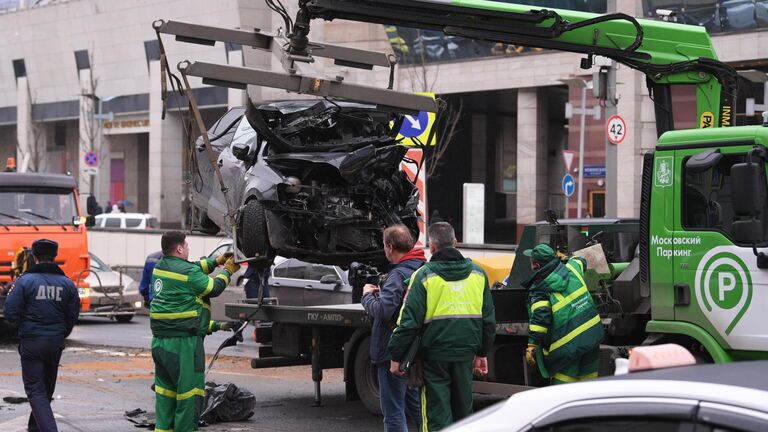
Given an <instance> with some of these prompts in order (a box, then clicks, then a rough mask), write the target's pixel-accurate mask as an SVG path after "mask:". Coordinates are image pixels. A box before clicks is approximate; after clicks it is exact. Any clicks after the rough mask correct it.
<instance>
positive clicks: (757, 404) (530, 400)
mask: <svg viewBox="0 0 768 432" xmlns="http://www.w3.org/2000/svg"><path fill="white" fill-rule="evenodd" d="M617 398H628V399H629V398H632V399H635V400H636V399H638V398H667V399H680V400H681V401H682V400H687V401H706V402H715V403H720V404H724V405H732V406H735V407H741V408H749V409H753V410H756V411H762V412H765V413H767V414H768V392H765V391H760V390H755V389H749V388H744V387H738V386H731V385H723V384H710V383H701V382H691V381H682V380H680V381H676V380H639V379H638V380H607V381H591V382H584V383H574V384H564V385H557V386H551V387H545V388H540V389H535V390H529V391H525V392H522V393H518V394H515V395H514V396H512V397H510V398H509V399H507V400H506V401H504V402H499V403H498V404H496V405H493V406H491V407H489V408H487V409H486V410H483V411H480V412H479V413H478V414H476V415H475V416H472V417H469V418H467V419H464V420H462V421H461V422H459V423H456V424H455V425H453V426H451V427H450V428H448V429H445V430H446V431H452V432H459V431H460V432H496V431H498V432H501V431H504V432H514V431H524V430H527V429H528V426H529V425H530V424H531V423H533V422H535V421H537V420H538V419H541V418H542V417H546V416H547V414H548V413H550V412H552V411H555V410H557V408H558V407H562V406H563V405H565V404H570V403H572V402H587V401H590V400H596V399H613V400H614V401H615V399H617Z"/></svg>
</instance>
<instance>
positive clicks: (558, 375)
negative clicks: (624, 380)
mask: <svg viewBox="0 0 768 432" xmlns="http://www.w3.org/2000/svg"><path fill="white" fill-rule="evenodd" d="M599 367H600V348H599V347H596V348H595V349H593V350H592V351H589V352H588V353H586V354H584V355H583V356H581V357H580V358H578V359H576V361H574V362H572V363H569V364H568V365H567V366H566V367H564V368H563V369H562V370H560V371H557V372H555V373H554V374H552V384H565V383H571V382H577V381H584V380H588V379H593V378H597V370H598V368H599Z"/></svg>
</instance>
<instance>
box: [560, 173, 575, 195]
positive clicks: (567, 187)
mask: <svg viewBox="0 0 768 432" xmlns="http://www.w3.org/2000/svg"><path fill="white" fill-rule="evenodd" d="M574 190H576V181H574V180H573V176H571V175H570V174H566V175H564V176H563V193H564V194H565V196H567V197H568V198H570V197H571V196H572V195H573V191H574Z"/></svg>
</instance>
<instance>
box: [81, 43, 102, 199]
mask: <svg viewBox="0 0 768 432" xmlns="http://www.w3.org/2000/svg"><path fill="white" fill-rule="evenodd" d="M93 51H94V50H93V48H91V49H90V50H89V51H88V62H89V65H90V73H89V75H88V78H89V79H88V81H86V82H85V85H83V86H82V87H81V89H80V91H81V93H80V96H81V97H82V98H85V99H87V100H89V103H80V118H83V119H88V120H87V121H86V122H84V127H83V130H82V131H80V142H79V144H80V149H81V150H82V151H83V152H88V151H94V152H96V154H97V155H99V160H98V165H97V167H100V166H101V162H102V158H101V147H103V145H104V143H103V141H99V142H98V143H97V138H98V135H99V133H100V132H101V131H100V130H99V125H100V123H101V120H97V119H96V106H97V104H98V103H99V102H98V101H99V98H98V96H96V90H97V89H98V87H99V79H98V78H96V73H95V71H94V62H93ZM81 101H82V99H81ZM97 147H98V148H97ZM94 180H95V176H94V175H91V176H90V182H89V183H90V190H89V193H90V194H91V195H93V194H94V193H95V188H94V183H95V181H94Z"/></svg>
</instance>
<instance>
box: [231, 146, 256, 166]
mask: <svg viewBox="0 0 768 432" xmlns="http://www.w3.org/2000/svg"><path fill="white" fill-rule="evenodd" d="M250 149H251V146H249V145H248V144H245V143H238V144H233V145H232V154H233V155H234V156H235V157H236V158H238V159H239V160H241V161H244V162H245V161H247V160H248V153H249V151H250Z"/></svg>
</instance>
